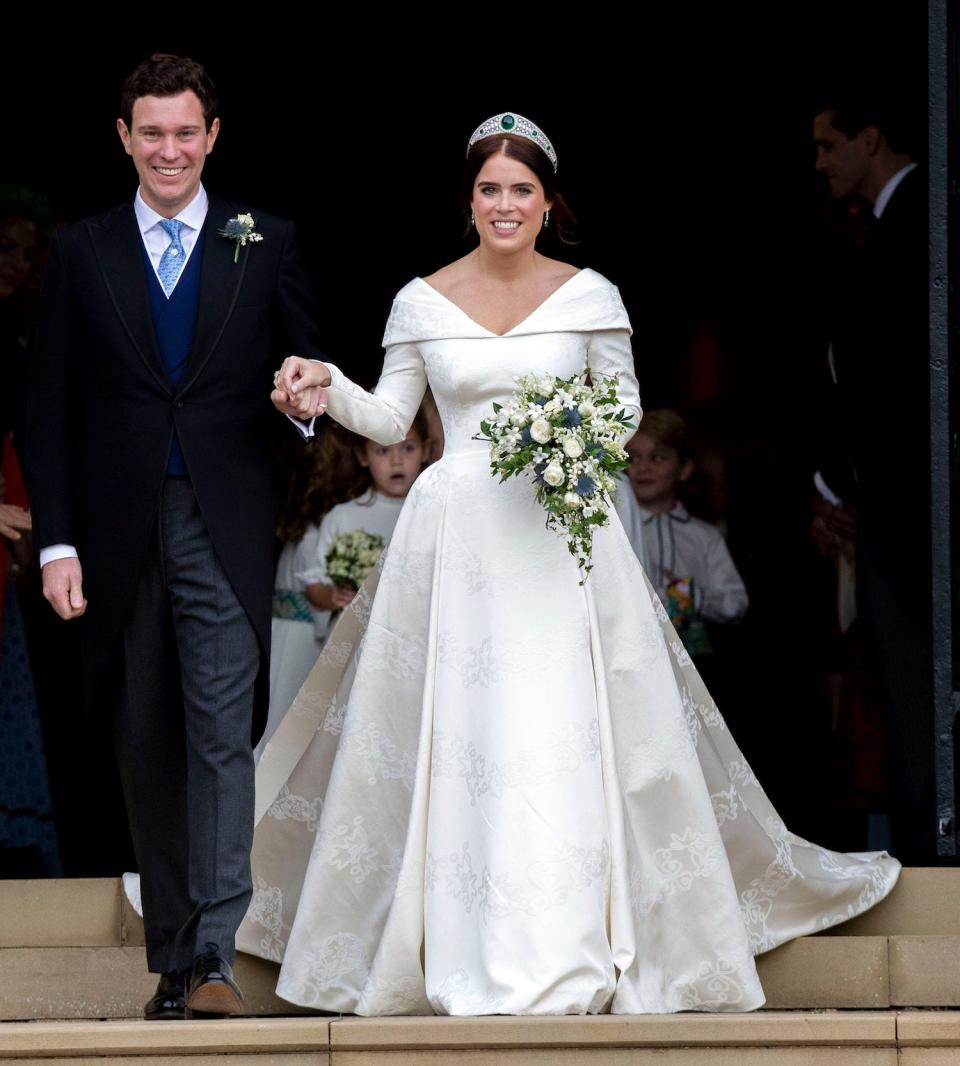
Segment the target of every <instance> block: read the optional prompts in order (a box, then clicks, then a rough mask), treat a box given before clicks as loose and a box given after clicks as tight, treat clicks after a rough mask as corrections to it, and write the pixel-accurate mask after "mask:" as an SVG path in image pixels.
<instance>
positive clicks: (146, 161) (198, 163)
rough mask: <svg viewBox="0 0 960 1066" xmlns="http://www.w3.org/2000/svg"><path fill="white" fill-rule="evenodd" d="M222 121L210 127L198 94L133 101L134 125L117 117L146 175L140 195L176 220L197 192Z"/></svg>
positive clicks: (120, 130) (127, 144)
mask: <svg viewBox="0 0 960 1066" xmlns="http://www.w3.org/2000/svg"><path fill="white" fill-rule="evenodd" d="M219 130H220V120H219V119H218V118H215V119H214V120H213V121H212V122H211V123H210V128H209V129H207V126H206V122H205V121H204V117H203V107H202V106H201V104H200V100H199V98H198V97H197V95H196V93H194V92H191V91H190V90H187V91H186V92H182V93H178V94H177V95H176V96H141V97H139V98H138V99H137V100H136V102H135V103H134V105H133V114H132V116H131V125H130V128H129V129H128V128H127V124H126V123H125V122H124V121H123V119H122V118H121V119H117V131H118V133H119V134H120V139H121V140H122V141H123V147H124V148H125V149H126V151H127V155H129V156H132V158H133V165H134V166H135V167H136V168H137V174H139V175H140V193H141V195H142V196H143V199H144V200H145V201H146V202H147V204H149V206H150V207H152V208H153V209H154V211H156V212H157V213H158V214H161V215H163V216H164V217H165V218H173V216H174V215H176V214H177V212H178V211H181V210H182V209H183V208H184V207H186V206H187V204H189V203H190V201H191V200H192V199H193V198H194V196H196V194H197V189H198V188H199V186H200V175H201V173H202V172H203V164H204V162H205V161H206V158H207V156H208V155H209V154H210V152H211V151H212V150H213V145H214V142H215V141H216V139H217V133H218V132H219Z"/></svg>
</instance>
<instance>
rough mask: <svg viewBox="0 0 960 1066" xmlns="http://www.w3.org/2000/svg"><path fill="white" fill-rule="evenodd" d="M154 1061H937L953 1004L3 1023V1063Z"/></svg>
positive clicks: (583, 1065)
mask: <svg viewBox="0 0 960 1066" xmlns="http://www.w3.org/2000/svg"><path fill="white" fill-rule="evenodd" d="M38 1060H41V1061H42V1062H44V1063H46V1064H50V1063H70V1064H77V1066H82V1064H86V1066H90V1064H91V1063H93V1062H97V1061H99V1062H110V1063H118V1064H133V1063H136V1064H137V1066H148V1064H149V1066H160V1064H166V1063H175V1062H179V1063H187V1064H189V1066H206V1064H207V1063H209V1064H211V1066H213V1064H214V1063H221V1064H224V1066H242V1064H246V1063H252V1064H256V1066H261V1064H264V1063H267V1062H276V1063H278V1064H280V1066H307V1064H308V1063H309V1064H311V1066H486V1064H488V1063H490V1064H494V1063H495V1064H497V1066H627V1064H628V1063H629V1064H630V1066H635V1064H639V1066H644V1064H649V1066H654V1064H656V1066H760V1064H763V1066H767V1064H770V1063H777V1064H778V1066H779V1064H780V1063H784V1064H786V1066H821V1064H822V1066H897V1064H898V1063H899V1064H903V1066H945V1064H946V1063H956V1062H957V1061H958V1060H960V1014H958V1013H955V1012H951V1013H947V1012H936V1013H932V1012H893V1011H874V1012H859V1011H825V1012H817V1013H811V1012H779V1011H776V1012H774V1011H769V1012H761V1013H755V1014H740V1015H737V1014H727V1015H709V1014H677V1015H665V1016H656V1015H647V1016H614V1017H611V1016H606V1017H591V1018H572V1017H568V1018H330V1019H327V1018H291V1019H248V1018H237V1019H225V1020H222V1021H191V1022H182V1023H178V1022H174V1023H170V1022H166V1023H148V1022H80V1023H76V1022H74V1023H70V1022H59V1023H34V1024H24V1023H10V1024H7V1025H3V1026H0V1063H3V1066H14V1064H17V1063H22V1064H26V1063H33V1064H36V1063H37V1061H38Z"/></svg>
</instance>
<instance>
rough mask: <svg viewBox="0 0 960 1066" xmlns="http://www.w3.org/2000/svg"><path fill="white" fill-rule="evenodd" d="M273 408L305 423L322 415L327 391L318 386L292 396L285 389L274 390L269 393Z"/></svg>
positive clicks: (325, 405)
mask: <svg viewBox="0 0 960 1066" xmlns="http://www.w3.org/2000/svg"><path fill="white" fill-rule="evenodd" d="M270 400H271V401H272V403H273V406H274V407H276V409H277V410H278V411H280V412H281V413H282V414H285V415H290V417H291V418H302V419H304V420H305V421H306V420H309V419H311V418H316V417H317V415H322V414H323V413H324V411H326V409H327V390H326V389H322V388H320V386H319V385H312V386H310V388H307V389H304V390H303V391H302V392H298V393H297V394H296V395H292V394H291V393H289V392H287V391H286V389H281V388H276V389H274V390H273V392H271V393H270Z"/></svg>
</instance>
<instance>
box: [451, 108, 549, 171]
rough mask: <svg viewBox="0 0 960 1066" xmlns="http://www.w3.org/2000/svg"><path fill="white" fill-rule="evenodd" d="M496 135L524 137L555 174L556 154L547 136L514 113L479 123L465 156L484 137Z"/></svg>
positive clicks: (507, 113)
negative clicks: (539, 152)
mask: <svg viewBox="0 0 960 1066" xmlns="http://www.w3.org/2000/svg"><path fill="white" fill-rule="evenodd" d="M498 133H512V134H514V135H515V136H517V137H526V138H527V140H528V141H533V143H534V144H535V145H537V146H538V147H539V148H540V149H541V150H542V151H543V153H544V154H545V155H546V157H547V158H548V159H549V160H550V162H551V163H552V164H553V169H554V172H556V169H557V153H556V152H555V151H554V150H553V145H552V144H551V143H550V141H549V140H547V135H546V134H545V133H544V132H543V130H541V129H539V128H538V127H537V126H534V124H533V123H532V122H531V121H530V119H528V118H524V117H523V115H518V114H516V112H514V111H504V112H502V113H501V114H499V115H494V116H493V118H488V119H487V121H486V122H481V123H480V125H479V126H477V128H476V129H475V130H474V131H473V136H472V137H471V138H470V142H469V143H468V144H467V154H468V155H469V154H470V149H471V148H472V147H473V146H474V145H475V144H476V143H477V141H482V140H483V139H484V138H485V137H495V136H496V135H497V134H498Z"/></svg>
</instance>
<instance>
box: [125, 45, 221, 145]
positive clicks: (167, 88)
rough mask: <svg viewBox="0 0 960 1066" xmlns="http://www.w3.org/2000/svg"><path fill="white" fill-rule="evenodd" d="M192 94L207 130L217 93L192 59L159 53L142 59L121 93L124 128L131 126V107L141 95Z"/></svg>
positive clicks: (203, 71) (211, 120) (215, 110)
mask: <svg viewBox="0 0 960 1066" xmlns="http://www.w3.org/2000/svg"><path fill="white" fill-rule="evenodd" d="M187 91H190V92H193V93H195V94H196V96H197V99H198V100H199V101H200V106H201V107H202V108H203V120H204V122H205V123H206V126H207V129H208V130H209V129H210V123H211V122H213V120H214V119H215V118H216V117H217V90H216V89H215V88H214V85H213V82H212V81H211V80H210V76H209V75H208V74H207V72H206V71H205V70H204V69H203V67H202V66H201V65H200V64H199V63H198V62H197V61H196V60H195V59H186V58H184V57H183V56H174V55H167V54H166V53H163V52H159V53H157V54H156V55H152V56H150V58H149V59H145V60H144V61H143V62H142V63H141V64H140V66H138V67H137V69H136V70H135V71H134V72H133V73H132V74H131V75H130V76H129V77H128V78H127V80H126V81H125V82H124V83H123V88H122V89H121V90H120V117H121V118H122V119H123V121H124V123H125V125H126V127H127V129H130V128H131V127H132V125H133V105H134V104H135V103H136V101H137V100H139V99H140V97H141V96H179V94H180V93H184V92H187Z"/></svg>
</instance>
